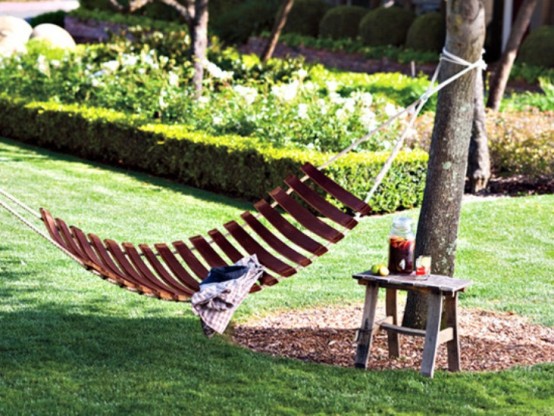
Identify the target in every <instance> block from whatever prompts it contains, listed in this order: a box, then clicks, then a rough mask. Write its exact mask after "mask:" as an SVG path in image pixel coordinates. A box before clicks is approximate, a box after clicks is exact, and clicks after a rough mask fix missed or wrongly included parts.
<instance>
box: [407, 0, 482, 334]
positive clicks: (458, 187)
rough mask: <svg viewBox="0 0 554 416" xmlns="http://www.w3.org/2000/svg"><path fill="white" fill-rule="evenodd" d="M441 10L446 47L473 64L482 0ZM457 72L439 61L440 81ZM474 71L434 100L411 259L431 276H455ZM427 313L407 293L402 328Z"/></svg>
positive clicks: (420, 300)
mask: <svg viewBox="0 0 554 416" xmlns="http://www.w3.org/2000/svg"><path fill="white" fill-rule="evenodd" d="M446 7H447V10H446V32H447V34H446V43H445V46H446V49H447V50H448V51H450V52H451V53H453V54H454V55H457V56H459V57H461V58H463V59H465V60H467V61H469V62H475V61H477V60H478V59H479V58H480V57H481V52H482V49H483V42H484V38H485V8H484V5H483V0H449V1H448V2H447V6H446ZM459 71H460V66H459V65H456V64H453V63H450V62H444V63H443V66H442V67H441V71H440V74H439V79H440V80H445V79H447V78H449V77H450V76H452V75H454V74H455V73H457V72H459ZM476 72H477V70H474V71H471V72H470V73H468V74H466V75H464V76H462V77H461V78H459V79H458V80H456V81H454V82H453V83H452V84H450V85H449V86H447V87H446V88H444V89H443V90H441V91H440V92H439V96H438V102H437V113H436V116H435V125H434V128H433V134H432V137H431V147H430V151H429V162H428V167H427V180H426V183H425V191H424V196H423V204H422V207H421V212H420V215H419V222H418V229H417V235H416V241H417V243H416V256H418V255H422V254H425V255H431V256H432V258H433V264H432V272H433V273H435V274H443V275H447V276H452V275H453V273H454V260H455V253H456V240H457V234H458V225H459V221H460V210H461V203H462V196H463V193H464V182H465V176H466V170H467V160H468V151H469V141H470V137H471V125H472V120H473V101H474V96H475V94H474V91H475V88H474V83H475V78H476V75H477V74H476ZM479 75H480V74H479ZM426 312H427V299H426V298H425V297H424V296H422V295H416V294H414V293H410V294H409V295H408V302H407V304H406V310H405V313H404V319H403V325H405V326H409V327H415V328H422V327H424V325H425V321H426V317H427V313H426Z"/></svg>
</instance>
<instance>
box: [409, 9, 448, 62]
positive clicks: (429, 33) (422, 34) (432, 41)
mask: <svg viewBox="0 0 554 416" xmlns="http://www.w3.org/2000/svg"><path fill="white" fill-rule="evenodd" d="M445 37H446V22H445V20H444V18H443V17H442V15H441V14H440V13H426V14H423V15H421V16H419V17H417V18H416V19H415V20H414V22H413V23H412V25H411V26H410V29H409V30H408V35H407V38H406V47H408V48H411V49H415V50H418V51H431V52H440V51H441V50H442V47H443V46H444V39H445Z"/></svg>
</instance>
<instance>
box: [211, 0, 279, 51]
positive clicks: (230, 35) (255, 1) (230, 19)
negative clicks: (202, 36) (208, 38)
mask: <svg viewBox="0 0 554 416" xmlns="http://www.w3.org/2000/svg"><path fill="white" fill-rule="evenodd" d="M279 4H280V1H279V0H264V1H259V0H246V1H244V2H243V3H240V4H239V5H237V6H236V7H233V8H232V9H231V10H229V11H227V12H226V13H224V14H222V15H221V16H213V19H211V20H210V26H211V30H213V31H214V33H215V34H216V35H217V36H219V37H220V38H221V40H222V41H224V42H226V43H234V44H238V43H245V42H246V41H247V40H248V38H249V37H250V36H253V35H257V34H259V33H261V32H263V31H266V30H271V28H272V26H273V21H274V20H275V15H276V14H277V9H278V8H279Z"/></svg>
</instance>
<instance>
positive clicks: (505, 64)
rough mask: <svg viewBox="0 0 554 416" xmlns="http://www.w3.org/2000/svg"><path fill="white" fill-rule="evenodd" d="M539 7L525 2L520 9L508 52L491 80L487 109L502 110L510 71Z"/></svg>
mask: <svg viewBox="0 0 554 416" xmlns="http://www.w3.org/2000/svg"><path fill="white" fill-rule="evenodd" d="M536 5H537V0H524V2H523V4H522V5H521V7H520V8H519V11H518V13H517V17H516V21H515V22H514V25H513V26H512V30H511V32H510V37H509V38H508V43H507V44H506V50H505V51H504V53H503V54H502V57H501V58H500V62H499V64H498V68H497V70H496V72H495V74H494V76H493V78H492V80H491V87H490V92H489V99H488V100H487V107H488V108H492V109H493V110H494V111H498V109H499V108H500V102H501V101H502V97H503V96H504V91H505V90H506V84H507V83H508V78H509V77H510V71H511V70H512V66H513V65H514V61H515V60H516V56H517V50H518V49H519V45H520V44H521V40H522V39H523V35H524V34H525V31H526V30H527V27H528V26H529V22H530V21H531V17H532V16H533V12H534V11H535V7H536Z"/></svg>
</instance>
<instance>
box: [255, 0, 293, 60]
mask: <svg viewBox="0 0 554 416" xmlns="http://www.w3.org/2000/svg"><path fill="white" fill-rule="evenodd" d="M293 4H294V0H283V3H282V4H281V7H280V8H279V11H278V12H277V16H276V17H275V23H274V24H273V29H272V30H271V36H270V37H269V40H268V41H267V45H266V46H265V50H264V52H263V54H262V62H264V63H265V62H267V61H268V60H269V59H271V57H272V56H273V52H274V51H275V47H276V46H277V42H279V36H281V32H282V31H283V28H284V27H285V25H286V24H287V17H288V15H289V13H290V11H291V9H292V6H293Z"/></svg>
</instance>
